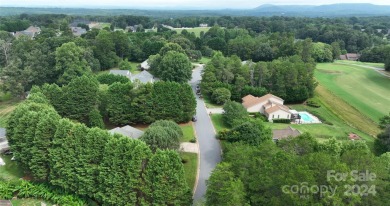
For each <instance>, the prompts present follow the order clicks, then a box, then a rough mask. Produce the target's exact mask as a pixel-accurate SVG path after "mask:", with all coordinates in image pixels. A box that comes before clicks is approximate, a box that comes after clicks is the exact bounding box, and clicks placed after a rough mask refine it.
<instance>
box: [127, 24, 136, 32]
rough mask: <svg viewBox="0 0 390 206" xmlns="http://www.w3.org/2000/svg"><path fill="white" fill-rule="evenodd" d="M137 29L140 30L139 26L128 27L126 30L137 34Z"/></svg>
mask: <svg viewBox="0 0 390 206" xmlns="http://www.w3.org/2000/svg"><path fill="white" fill-rule="evenodd" d="M137 29H138V25H134V26H126V30H127V31H128V32H137Z"/></svg>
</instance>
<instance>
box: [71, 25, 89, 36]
mask: <svg viewBox="0 0 390 206" xmlns="http://www.w3.org/2000/svg"><path fill="white" fill-rule="evenodd" d="M70 28H71V30H72V32H73V35H75V36H81V35H82V34H85V33H87V30H86V29H84V28H81V27H70Z"/></svg>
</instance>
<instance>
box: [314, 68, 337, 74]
mask: <svg viewBox="0 0 390 206" xmlns="http://www.w3.org/2000/svg"><path fill="white" fill-rule="evenodd" d="M317 71H319V72H321V73H325V74H342V73H343V72H341V71H335V70H326V69H317Z"/></svg>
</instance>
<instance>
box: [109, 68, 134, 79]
mask: <svg viewBox="0 0 390 206" xmlns="http://www.w3.org/2000/svg"><path fill="white" fill-rule="evenodd" d="M110 74H115V75H120V76H125V77H127V78H129V79H131V72H130V71H129V70H119V69H111V70H110Z"/></svg>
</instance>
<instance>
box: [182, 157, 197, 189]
mask: <svg viewBox="0 0 390 206" xmlns="http://www.w3.org/2000/svg"><path fill="white" fill-rule="evenodd" d="M180 156H181V158H182V160H183V166H184V173H185V174H184V175H185V178H186V181H187V184H188V186H189V187H190V188H191V190H193V188H194V185H195V180H196V174H197V172H198V154H195V153H188V152H181V153H180Z"/></svg>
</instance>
